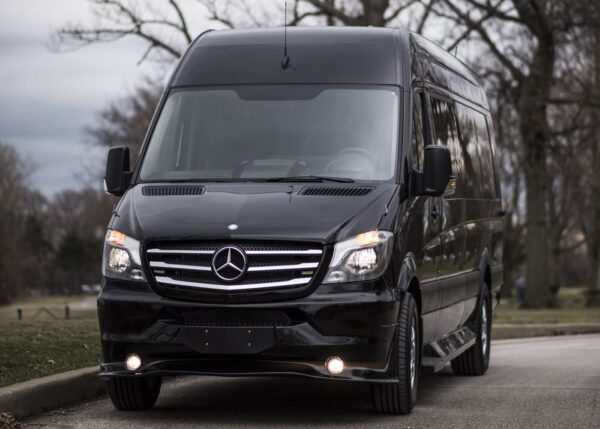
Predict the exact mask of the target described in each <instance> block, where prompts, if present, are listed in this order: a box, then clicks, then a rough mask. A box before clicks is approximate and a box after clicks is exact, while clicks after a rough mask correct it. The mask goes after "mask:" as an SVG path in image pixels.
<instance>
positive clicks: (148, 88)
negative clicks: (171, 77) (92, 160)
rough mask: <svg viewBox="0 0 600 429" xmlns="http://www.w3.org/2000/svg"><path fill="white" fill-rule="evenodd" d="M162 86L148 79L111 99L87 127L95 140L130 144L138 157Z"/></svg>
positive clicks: (113, 143) (134, 156) (134, 154)
mask: <svg viewBox="0 0 600 429" xmlns="http://www.w3.org/2000/svg"><path fill="white" fill-rule="evenodd" d="M161 90H162V88H160V86H158V85H157V84H156V83H155V82H152V81H151V80H149V79H147V80H145V81H144V82H143V83H142V84H140V85H139V86H137V87H136V88H135V89H134V90H133V91H131V93H130V94H128V95H127V96H125V97H123V98H121V99H120V100H117V101H115V102H113V103H110V104H109V105H108V106H107V107H106V108H104V109H103V110H102V111H101V112H100V114H99V115H98V120H97V122H96V123H94V124H93V125H91V126H89V127H88V128H87V129H86V131H87V133H88V135H89V136H90V137H91V141H92V143H93V144H97V145H100V146H106V147H111V146H129V148H130V149H131V151H132V155H133V159H134V160H135V158H136V157H137V155H138V153H139V150H140V148H141V145H142V142H143V140H144V136H145V134H146V130H147V129H148V126H149V124H150V121H151V119H152V115H153V114H154V109H155V108H156V104H157V102H158V99H159V97H160V93H161Z"/></svg>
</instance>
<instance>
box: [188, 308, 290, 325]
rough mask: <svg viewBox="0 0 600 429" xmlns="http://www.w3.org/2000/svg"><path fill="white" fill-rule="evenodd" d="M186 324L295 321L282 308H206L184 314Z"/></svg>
mask: <svg viewBox="0 0 600 429" xmlns="http://www.w3.org/2000/svg"><path fill="white" fill-rule="evenodd" d="M182 319H183V324H184V325H185V326H247V327H255V326H290V325H292V324H295V323H298V322H296V321H293V320H292V319H291V318H290V317H289V316H288V315H287V314H286V313H285V312H284V311H282V310H262V309H221V308H205V309H202V310H195V311H193V312H187V313H184V314H182Z"/></svg>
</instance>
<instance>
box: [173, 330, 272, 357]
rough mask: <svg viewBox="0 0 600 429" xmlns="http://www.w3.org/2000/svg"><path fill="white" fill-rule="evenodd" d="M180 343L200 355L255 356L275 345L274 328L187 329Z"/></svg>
mask: <svg viewBox="0 0 600 429" xmlns="http://www.w3.org/2000/svg"><path fill="white" fill-rule="evenodd" d="M179 339H180V341H181V342H182V343H183V344H185V345H186V346H187V347H189V348H191V349H193V350H195V351H196V352H198V353H206V354H254V353H260V352H262V351H264V350H266V349H268V348H271V347H273V345H274V344H275V328H273V327H262V326H261V327H250V328H249V327H237V326H236V327H229V326H210V327H200V326H194V327H186V328H183V329H182V331H181V333H180V335H179Z"/></svg>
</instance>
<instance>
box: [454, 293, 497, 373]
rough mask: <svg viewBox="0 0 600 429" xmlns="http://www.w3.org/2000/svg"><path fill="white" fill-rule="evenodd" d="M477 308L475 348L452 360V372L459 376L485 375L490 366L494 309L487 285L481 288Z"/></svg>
mask: <svg viewBox="0 0 600 429" xmlns="http://www.w3.org/2000/svg"><path fill="white" fill-rule="evenodd" d="M477 306H478V307H477V312H476V313H475V320H474V323H475V335H476V336H477V340H476V341H475V344H474V345H473V347H471V348H470V349H468V350H467V351H466V352H464V353H463V354H461V355H460V356H458V357H456V358H455V359H453V360H452V370H453V371H454V372H455V373H456V374H459V375H483V374H485V372H486V371H487V369H488V366H489V364H490V347H491V344H490V339H491V332H492V313H491V308H492V307H491V300H490V292H489V291H488V288H487V285H486V284H483V286H482V288H481V294H480V299H479V302H478V304H477Z"/></svg>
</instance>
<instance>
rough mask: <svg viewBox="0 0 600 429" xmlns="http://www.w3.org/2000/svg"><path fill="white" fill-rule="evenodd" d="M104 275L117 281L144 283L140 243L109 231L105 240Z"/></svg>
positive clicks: (119, 233)
mask: <svg viewBox="0 0 600 429" xmlns="http://www.w3.org/2000/svg"><path fill="white" fill-rule="evenodd" d="M102 274H103V275H104V276H106V277H112V278H115V279H122V280H136V281H144V280H145V277H144V272H143V271H142V258H141V257H140V242H139V241H138V240H136V239H135V238H131V237H129V236H127V235H125V234H123V233H122V232H119V231H115V230H111V229H109V230H108V231H107V232H106V239H105V240H104V255H103V258H102Z"/></svg>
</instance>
